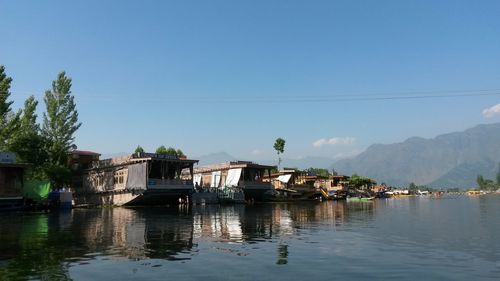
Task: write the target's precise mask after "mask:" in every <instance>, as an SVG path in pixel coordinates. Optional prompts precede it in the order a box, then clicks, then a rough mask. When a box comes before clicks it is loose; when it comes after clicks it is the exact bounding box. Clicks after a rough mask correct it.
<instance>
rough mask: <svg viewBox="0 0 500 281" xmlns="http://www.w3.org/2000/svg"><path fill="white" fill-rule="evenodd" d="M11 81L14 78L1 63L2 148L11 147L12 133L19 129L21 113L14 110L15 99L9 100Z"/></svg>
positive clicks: (0, 123) (0, 130) (0, 108)
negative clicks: (8, 74) (9, 75)
mask: <svg viewBox="0 0 500 281" xmlns="http://www.w3.org/2000/svg"><path fill="white" fill-rule="evenodd" d="M11 82H12V78H10V77H8V76H7V74H6V73H5V67H4V66H3V65H0V150H7V149H9V144H10V141H11V140H12V135H13V134H15V133H16V131H17V130H18V129H19V127H18V125H19V117H20V115H21V113H20V112H17V113H14V112H12V109H11V105H12V103H13V101H9V97H10V86H11V85H10V84H11Z"/></svg>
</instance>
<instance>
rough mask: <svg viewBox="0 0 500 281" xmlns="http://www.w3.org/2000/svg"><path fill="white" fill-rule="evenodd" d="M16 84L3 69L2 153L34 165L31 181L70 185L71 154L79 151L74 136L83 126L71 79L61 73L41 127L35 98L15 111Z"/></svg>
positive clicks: (0, 95) (49, 96) (0, 103)
mask: <svg viewBox="0 0 500 281" xmlns="http://www.w3.org/2000/svg"><path fill="white" fill-rule="evenodd" d="M12 81H13V80H12V78H11V77H9V76H8V75H7V73H6V72H5V67H4V66H3V65H0V151H11V152H14V153H15V154H16V156H17V159H18V160H17V162H24V163H30V164H32V167H31V169H29V172H28V173H27V174H26V178H27V179H36V180H49V181H51V183H53V184H55V185H56V186H61V185H63V184H67V183H69V182H70V180H71V171H70V169H69V168H68V165H67V163H68V156H69V155H68V152H69V151H71V149H74V148H76V146H75V145H74V140H75V137H74V135H75V132H76V131H77V130H78V129H79V128H80V126H81V125H82V123H80V122H78V111H77V109H76V104H75V100H74V96H72V95H71V86H72V81H71V78H69V77H68V76H67V75H66V73H65V72H64V71H63V72H60V73H59V74H58V75H57V77H56V79H55V80H54V81H52V87H51V88H50V89H49V90H46V91H45V94H44V98H43V101H44V104H45V112H44V113H43V117H42V123H41V124H39V123H38V122H37V119H38V116H37V113H36V112H37V107H38V101H37V100H36V99H35V97H34V96H30V97H28V98H27V99H26V101H25V102H24V107H23V108H21V109H19V110H18V111H14V110H13V109H12V105H13V103H14V102H13V101H11V100H10V99H9V98H10V96H11V92H10V88H11V84H12Z"/></svg>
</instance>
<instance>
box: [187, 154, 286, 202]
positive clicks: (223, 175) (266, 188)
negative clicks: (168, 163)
mask: <svg viewBox="0 0 500 281" xmlns="http://www.w3.org/2000/svg"><path fill="white" fill-rule="evenodd" d="M274 168H276V167H275V166H267V165H260V164H257V163H253V162H249V161H233V162H229V163H222V164H214V165H208V166H203V167H197V168H195V169H194V177H195V185H196V186H199V189H200V190H201V191H202V192H203V191H210V192H219V193H220V191H221V190H222V191H223V192H227V193H228V194H230V195H231V194H232V195H233V196H234V195H236V194H238V193H239V192H240V191H241V192H243V194H244V198H245V200H246V201H267V200H269V198H270V197H271V191H272V189H273V187H272V185H271V183H270V182H266V181H264V177H265V176H267V177H270V175H271V170H272V169H274Z"/></svg>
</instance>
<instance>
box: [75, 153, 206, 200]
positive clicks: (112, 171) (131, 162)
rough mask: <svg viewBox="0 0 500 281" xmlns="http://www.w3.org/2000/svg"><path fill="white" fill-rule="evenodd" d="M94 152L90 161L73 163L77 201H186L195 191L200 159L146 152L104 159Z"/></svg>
mask: <svg viewBox="0 0 500 281" xmlns="http://www.w3.org/2000/svg"><path fill="white" fill-rule="evenodd" d="M78 153H79V152H77V154H78ZM79 154H81V153H79ZM84 154H85V155H87V156H88V155H90V153H89V152H85V153H84ZM93 155H94V159H93V160H92V161H91V162H89V163H87V162H88V161H87V162H86V163H83V164H82V163H81V162H79V161H73V163H72V164H73V167H75V168H77V172H76V174H77V175H76V176H75V177H74V179H73V186H72V187H73V189H74V198H75V203H76V204H77V205H83V204H90V205H95V204H97V205H165V204H169V203H174V202H179V200H182V201H184V200H186V199H187V198H188V197H189V196H190V195H191V194H192V192H193V181H192V179H193V166H194V164H195V163H197V162H198V160H190V159H186V158H179V157H177V156H175V155H166V154H155V153H144V152H142V153H135V154H132V155H129V156H124V157H117V158H112V159H105V160H96V159H95V155H96V154H93ZM97 155H98V154H97ZM87 158H88V157H87ZM73 159H74V160H75V159H82V155H77V156H76V157H73ZM87 160H88V159H87ZM80 166H81V167H82V169H78V168H79V167H80ZM183 171H184V172H183Z"/></svg>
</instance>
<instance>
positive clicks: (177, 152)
mask: <svg viewBox="0 0 500 281" xmlns="http://www.w3.org/2000/svg"><path fill="white" fill-rule="evenodd" d="M175 153H176V154H177V156H178V157H186V154H184V152H182V150H180V149H177V150H176V151H175Z"/></svg>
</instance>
